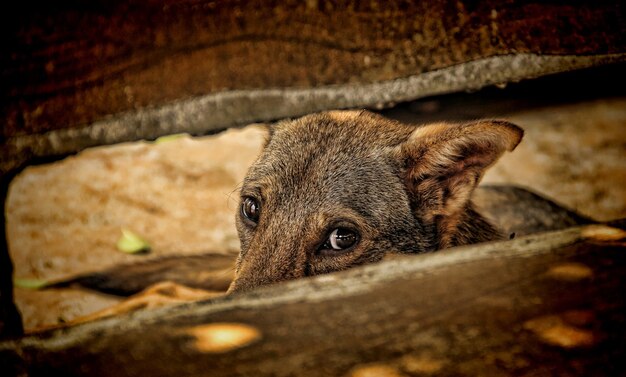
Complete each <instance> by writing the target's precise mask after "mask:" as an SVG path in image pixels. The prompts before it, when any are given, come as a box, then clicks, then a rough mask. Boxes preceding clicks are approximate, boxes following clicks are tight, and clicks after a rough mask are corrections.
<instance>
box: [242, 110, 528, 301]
mask: <svg viewBox="0 0 626 377" xmlns="http://www.w3.org/2000/svg"><path fill="white" fill-rule="evenodd" d="M522 133H523V132H522V130H521V129H520V128H519V127H517V126H515V125H512V124H510V123H507V122H503V121H478V122H473V123H468V124H462V125H450V124H443V123H442V124H433V125H427V126H422V127H418V128H416V127H412V126H408V125H404V124H401V123H398V122H395V121H391V120H388V119H386V118H383V117H381V116H378V115H375V114H372V113H369V112H366V111H360V112H356V111H334V112H327V113H320V114H314V115H309V116H305V117H303V118H300V119H296V120H293V121H286V122H282V123H279V124H277V125H276V126H275V127H273V128H272V129H271V132H270V136H269V139H268V141H267V145H266V146H265V148H264V150H263V151H262V152H261V155H260V156H259V158H258V159H257V160H256V162H255V163H254V164H253V165H252V167H251V168H250V170H249V172H248V175H247V176H246V178H245V180H244V183H243V186H242V189H241V203H240V208H239V210H238V212H237V230H238V232H239V237H240V239H241V253H240V255H239V259H238V261H237V271H236V278H235V280H234V282H233V284H232V285H231V288H230V291H231V292H233V291H241V290H245V289H249V288H252V287H256V286H259V285H264V284H269V283H273V282H278V281H283V280H289V279H294V278H298V277H303V276H312V275H317V274H322V273H327V272H332V271H338V270H343V269H346V268H349V267H352V266H356V265H361V264H365V263H370V262H375V261H379V260H381V259H382V258H383V257H384V256H385V255H386V254H388V253H419V252H425V251H433V250H436V249H439V248H443V247H448V246H452V245H453V243H454V242H452V241H451V240H453V239H454V236H453V235H454V232H455V231H456V228H457V227H458V223H459V221H463V216H462V214H463V212H464V211H465V210H466V208H467V206H468V202H469V196H470V194H471V192H472V190H473V189H474V187H475V186H476V185H477V183H478V181H479V180H480V177H481V176H482V173H483V171H484V169H486V168H487V167H488V166H490V165H491V164H493V163H494V162H495V161H496V160H497V159H498V157H499V156H500V155H501V154H502V153H503V152H504V151H505V150H513V148H515V146H516V145H517V144H518V143H519V141H520V140H521V137H522Z"/></svg>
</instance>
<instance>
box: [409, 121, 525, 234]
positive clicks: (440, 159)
mask: <svg viewBox="0 0 626 377" xmlns="http://www.w3.org/2000/svg"><path fill="white" fill-rule="evenodd" d="M523 134H524V131H523V130H522V129H521V128H519V127H518V126H516V125H514V124H512V123H509V122H506V121H501V120H482V121H477V122H472V123H467V124H461V125H453V124H446V123H439V124H431V125H426V126H422V127H418V128H416V129H415V131H413V132H412V134H411V136H410V137H409V139H408V140H407V141H406V142H404V143H402V144H401V145H400V146H399V147H398V150H397V151H398V153H399V154H400V156H401V158H403V165H404V166H403V175H404V177H403V178H404V179H405V182H406V185H407V189H408V191H409V192H410V193H411V195H412V198H411V199H412V205H413V207H414V211H416V215H418V216H419V217H420V218H422V219H423V220H425V221H426V222H431V223H437V224H438V225H439V227H444V228H447V229H441V230H442V231H444V232H445V231H448V232H453V231H454V229H455V228H456V225H457V224H456V223H457V222H458V220H459V219H458V217H459V216H460V215H461V214H462V213H463V212H464V210H465V209H466V208H467V205H468V203H469V199H470V195H471V193H472V191H473V190H474V188H475V187H476V186H477V185H478V182H479V181H480V179H481V178H482V175H483V173H484V171H485V170H486V169H487V168H488V167H489V166H491V165H492V164H493V163H494V162H495V161H496V160H497V159H498V158H499V157H500V156H501V155H502V154H503V153H504V152H505V151H512V150H513V149H515V147H516V146H517V144H519V142H520V141H521V139H522V136H523ZM443 246H445V245H443Z"/></svg>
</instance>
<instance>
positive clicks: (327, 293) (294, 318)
mask: <svg viewBox="0 0 626 377" xmlns="http://www.w3.org/2000/svg"><path fill="white" fill-rule="evenodd" d="M625 240H626V232H624V231H623V230H620V229H617V228H611V227H607V226H600V225H591V226H586V227H583V228H570V229H567V230H564V231H558V232H553V233H546V234H540V235H534V236H528V237H524V238H520V239H516V240H512V241H507V242H499V243H490V244H482V245H473V246H469V247H463V248H458V249H450V250H448V251H442V252H439V253H435V254H431V255H421V256H413V257H402V258H398V259H394V260H390V261H386V262H383V263H380V264H377V265H371V266H365V267H361V268H356V269H353V270H350V271H346V272H343V273H338V274H331V275H325V276H319V277H316V278H312V279H303V280H300V281H293V282H289V283H286V284H278V285H275V286H270V287H266V288H263V289H259V290H256V291H253V292H250V293H247V294H243V295H240V296H235V297H226V298H222V299H216V300H213V301H207V302H200V303H194V304H190V305H186V306H180V307H175V308H169V309H164V310H156V311H152V312H140V313H135V314H134V315H129V316H121V317H117V318H113V319H108V320H102V321H99V322H94V323H89V324H85V325H82V326H77V327H74V328H69V329H63V330H56V331H51V332H46V333H41V334H35V335H31V336H27V337H25V338H22V339H19V340H15V341H7V342H4V343H0V360H1V362H2V364H3V365H0V367H1V368H3V370H7V371H11V372H14V373H16V374H18V373H19V374H22V375H29V376H37V375H49V374H51V373H61V374H64V375H87V374H88V375H91V376H99V375H111V374H114V375H124V376H126V375H127V376H140V375H150V376H165V375H181V376H199V375H212V376H232V375H255V376H263V375H273V376H290V375H311V376H318V375H319V376H321V375H325V376H326V375H353V376H359V375H366V374H365V373H374V372H377V373H378V374H377V375H388V376H392V375H421V374H437V375H444V376H447V375H449V376H452V375H454V376H456V375H622V374H624V373H625V372H626V368H625V365H624V362H623V360H624V356H625V354H626V352H625V351H626V349H625V348H626V343H624V341H623V340H624V339H625V338H626V326H624V325H625V322H626V317H625V316H624V313H625V312H626V310H625V309H626V296H624V294H623V292H624V288H625V287H626V254H625V253H624V251H625V250H626V243H625ZM217 333H220V334H221V336H222V337H221V338H219V337H218V338H217V340H216V338H212V336H214V335H215V334H217ZM219 339H222V340H221V341H220V340H219Z"/></svg>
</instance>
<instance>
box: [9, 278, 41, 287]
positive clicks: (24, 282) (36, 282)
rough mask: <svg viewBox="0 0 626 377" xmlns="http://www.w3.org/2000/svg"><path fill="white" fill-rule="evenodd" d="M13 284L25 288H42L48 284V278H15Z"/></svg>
mask: <svg viewBox="0 0 626 377" xmlns="http://www.w3.org/2000/svg"><path fill="white" fill-rule="evenodd" d="M13 285H14V286H16V287H20V288H25V289H41V288H45V287H46V286H47V285H48V281H47V280H43V279H20V278H15V279H13Z"/></svg>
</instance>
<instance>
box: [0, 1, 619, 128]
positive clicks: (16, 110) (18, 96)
mask: <svg viewBox="0 0 626 377" xmlns="http://www.w3.org/2000/svg"><path fill="white" fill-rule="evenodd" d="M624 14H625V12H624V7H623V5H621V4H620V3H615V2H605V1H602V2H590V1H578V2H576V3H571V4H562V3H558V2H555V3H531V4H529V3H527V2H523V1H516V0H509V1H506V2H505V3H502V2H500V1H484V2H480V3H475V2H464V1H443V0H440V1H433V2H412V1H399V0H398V1H369V2H361V1H340V2H335V1H332V2H331V1H322V0H319V1H306V2H302V1H272V2H267V1H260V0H239V1H205V0H200V1H174V0H161V1H132V0H117V1H95V2H76V1H68V0H66V1H60V2H55V4H54V5H42V4H39V3H35V2H33V1H25V2H21V3H20V4H19V6H18V8H17V9H16V10H15V11H12V12H5V13H4V15H3V17H2V18H3V24H4V25H3V28H4V29H5V32H4V34H5V36H4V37H3V38H4V39H5V51H6V53H4V54H2V58H1V60H0V67H1V69H0V77H1V80H2V82H3V86H2V90H1V93H0V96H1V98H2V104H1V105H0V118H1V119H2V120H3V121H4V127H2V132H1V134H0V140H1V139H6V138H10V137H13V136H16V135H29V134H37V133H42V132H46V131H49V130H53V129H62V128H68V127H69V128H73V127H80V126H84V125H87V124H90V123H92V122H94V121H96V120H98V119H102V118H103V117H105V116H107V115H111V114H118V113H123V112H128V111H133V110H136V109H138V108H145V107H158V106H161V105H163V104H166V103H169V102H171V101H175V100H179V99H182V98H190V97H194V96H199V95H206V94H209V93H216V92H222V91H232V90H242V89H268V88H286V87H289V88H311V87H319V86H325V85H331V84H353V83H369V82H379V81H384V80H390V79H395V78H401V77H406V76H409V75H416V74H420V73H423V72H428V71H433V70H436V69H439V68H443V67H449V66H452V65H455V64H459V63H463V62H468V61H472V60H476V59H479V58H485V57H489V56H494V55H506V54H519V53H535V54H542V55H572V54H576V55H593V54H611V53H620V52H625V48H626V40H625V37H624V35H625V34H626V33H624V24H625V23H624Z"/></svg>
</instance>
